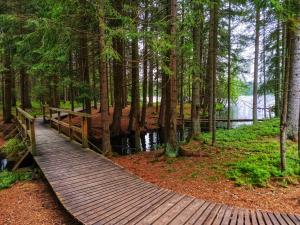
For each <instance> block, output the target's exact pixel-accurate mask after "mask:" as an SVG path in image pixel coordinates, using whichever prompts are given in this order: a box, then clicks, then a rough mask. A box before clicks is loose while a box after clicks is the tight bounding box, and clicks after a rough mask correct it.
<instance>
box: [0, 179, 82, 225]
mask: <svg viewBox="0 0 300 225" xmlns="http://www.w3.org/2000/svg"><path fill="white" fill-rule="evenodd" d="M0 200H1V201H0V225H40V224H43V225H63V224H66V225H79V223H77V222H75V220H74V219H73V218H72V217H71V216H70V215H69V214H68V213H67V212H66V211H65V210H64V208H63V207H62V206H61V205H60V203H59V202H58V200H57V199H56V197H55V195H54V194H53V192H52V191H51V189H50V186H49V185H48V184H47V183H46V181H44V180H42V179H39V180H35V181H22V182H17V183H16V184H14V185H13V186H12V187H10V188H8V189H3V190H0Z"/></svg>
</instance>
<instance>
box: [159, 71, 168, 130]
mask: <svg viewBox="0 0 300 225" xmlns="http://www.w3.org/2000/svg"><path fill="white" fill-rule="evenodd" d="M166 76H167V75H166V74H165V73H164V71H161V96H160V107H159V118H158V124H159V127H161V128H165V126H166V104H167V101H166V79H167V77H166Z"/></svg>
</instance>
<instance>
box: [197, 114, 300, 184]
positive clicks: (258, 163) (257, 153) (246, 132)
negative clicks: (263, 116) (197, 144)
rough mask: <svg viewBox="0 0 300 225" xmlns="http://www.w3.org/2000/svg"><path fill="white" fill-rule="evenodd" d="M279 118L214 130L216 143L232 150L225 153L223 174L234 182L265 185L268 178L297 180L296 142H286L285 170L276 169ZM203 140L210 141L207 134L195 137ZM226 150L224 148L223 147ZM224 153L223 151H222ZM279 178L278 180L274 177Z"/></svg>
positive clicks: (299, 174)
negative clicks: (234, 127)
mask: <svg viewBox="0 0 300 225" xmlns="http://www.w3.org/2000/svg"><path fill="white" fill-rule="evenodd" d="M278 135H279V119H272V120H268V121H264V122H259V123H257V124H255V125H250V126H242V127H240V128H237V129H232V130H218V131H217V145H218V146H220V147H221V148H224V147H225V148H227V149H229V148H230V149H233V151H232V150H231V151H230V154H229V153H227V155H226V156H225V157H227V158H226V159H227V161H228V162H227V163H225V164H224V169H227V171H226V173H225V174H226V176H227V177H228V178H229V179H232V180H234V181H235V183H236V184H237V185H250V186H266V185H268V183H269V182H270V180H280V182H281V184H283V183H284V184H286V183H291V182H284V181H283V180H286V179H287V178H289V179H292V180H298V179H299V177H300V163H299V159H298V157H297V145H296V143H293V142H287V169H286V171H284V172H282V171H281V170H280V167H279V165H280V151H279V150H280V145H279V141H278V139H277V136H278ZM197 138H198V139H199V140H202V141H204V143H209V142H210V138H211V137H210V134H208V133H205V134H203V135H202V136H201V137H197ZM225 152H226V149H225ZM225 154H226V153H225ZM278 178H282V179H278Z"/></svg>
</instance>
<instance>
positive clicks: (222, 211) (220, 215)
mask: <svg viewBox="0 0 300 225" xmlns="http://www.w3.org/2000/svg"><path fill="white" fill-rule="evenodd" d="M227 207H228V206H227V205H222V207H221V208H220V210H219V212H218V214H217V216H216V218H215V220H214V222H213V223H212V225H220V224H221V222H222V220H223V217H224V216H225V215H224V214H225V212H226V209H227Z"/></svg>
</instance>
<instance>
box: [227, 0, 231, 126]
mask: <svg viewBox="0 0 300 225" xmlns="http://www.w3.org/2000/svg"><path fill="white" fill-rule="evenodd" d="M231 13H232V12H231V0H229V10H228V62H227V69H228V73H227V76H228V80H227V129H230V127H231V123H230V119H231Z"/></svg>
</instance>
